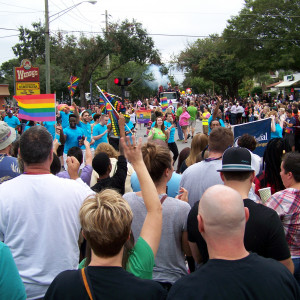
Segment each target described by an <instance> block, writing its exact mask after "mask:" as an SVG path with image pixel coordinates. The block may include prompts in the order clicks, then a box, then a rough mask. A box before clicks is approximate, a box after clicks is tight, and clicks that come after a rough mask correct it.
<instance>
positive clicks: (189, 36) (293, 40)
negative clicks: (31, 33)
mask: <svg viewBox="0 0 300 300" xmlns="http://www.w3.org/2000/svg"><path fill="white" fill-rule="evenodd" d="M0 30H12V31H19V30H18V29H13V28H4V27H0ZM51 31H53V32H61V33H86V34H88V33H89V34H102V33H105V31H84V30H63V29H62V30H51ZM120 34H121V33H120ZM146 35H148V36H164V37H186V38H223V37H222V36H210V35H190V34H168V33H146ZM226 39H236V40H257V41H280V42H299V41H300V40H299V39H280V38H257V37H226Z"/></svg>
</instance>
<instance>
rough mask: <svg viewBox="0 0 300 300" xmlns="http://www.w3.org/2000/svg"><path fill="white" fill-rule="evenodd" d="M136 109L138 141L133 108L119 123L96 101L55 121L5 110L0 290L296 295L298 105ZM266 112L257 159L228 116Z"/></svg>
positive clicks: (216, 101)
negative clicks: (141, 115) (146, 112)
mask: <svg viewBox="0 0 300 300" xmlns="http://www.w3.org/2000/svg"><path fill="white" fill-rule="evenodd" d="M142 107H144V108H145V109H151V121H150V122H149V124H146V126H147V131H148V134H147V141H146V142H145V143H144V144H143V143H142V139H141V138H140V139H137V138H136V136H135V131H136V130H139V128H138V127H139V126H137V125H138V123H139V120H137V118H136V114H135V111H136V109H137V108H138V107H137V105H131V104H127V107H126V114H125V115H123V114H119V118H118V130H113V128H112V127H113V124H112V123H113V122H112V120H110V118H109V116H108V115H107V114H106V113H104V111H101V110H100V108H99V107H97V106H95V105H94V106H91V107H87V108H85V107H77V106H76V104H73V105H72V107H69V106H67V105H65V106H64V108H63V109H62V110H61V111H57V118H56V121H53V122H41V123H38V122H34V121H30V120H29V121H28V120H19V119H18V115H17V114H18V110H17V108H13V107H7V108H6V109H5V111H4V112H3V113H2V115H1V118H2V121H0V240H1V242H0V252H1V255H0V278H1V280H0V295H1V299H166V298H167V299H300V232H299V226H300V225H299V224H300V217H299V205H300V153H299V152H298V150H299V148H298V143H299V142H298V126H299V118H298V103H297V102H291V103H289V102H284V101H281V100H276V101H273V100H272V101H271V100H270V99H266V100H263V99H259V98H258V97H257V98H254V99H245V100H244V101H232V100H231V99H229V100H226V99H223V98H222V97H220V96H218V97H206V96H190V97H184V98H183V99H181V100H180V101H179V102H178V103H176V105H174V104H173V103H170V105H169V107H168V108H167V109H166V110H162V108H161V107H160V106H159V103H157V101H156V100H155V99H149V100H147V101H145V102H144V103H142ZM264 118H271V131H272V136H271V139H270V141H269V142H268V144H267V147H266V149H265V152H264V155H263V157H262V158H260V157H259V156H257V155H256V154H254V153H253V151H254V150H255V148H256V144H257V143H256V140H255V138H254V137H253V136H251V135H249V134H244V135H243V136H241V137H240V138H239V139H238V141H237V145H235V143H234V142H235V141H234V136H233V133H232V130H231V129H230V126H234V125H236V124H241V123H243V122H252V121H254V120H260V119H264ZM199 120H200V121H202V130H201V132H196V129H195V128H196V122H199ZM114 126H115V125H114ZM176 130H177V134H178V138H176V137H175V135H176ZM190 138H191V139H192V140H191V147H186V148H184V149H183V150H182V151H180V153H179V151H178V143H183V144H186V143H187V141H188V139H190ZM175 162H176V164H177V170H176V172H175V171H174V165H175ZM265 190H269V191H270V194H269V196H268V197H267V198H264V197H262V195H263V192H265Z"/></svg>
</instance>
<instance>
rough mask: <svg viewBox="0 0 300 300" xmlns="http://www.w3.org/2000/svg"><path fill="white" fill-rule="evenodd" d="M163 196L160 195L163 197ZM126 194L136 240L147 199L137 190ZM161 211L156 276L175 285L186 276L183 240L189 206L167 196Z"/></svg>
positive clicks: (144, 215)
mask: <svg viewBox="0 0 300 300" xmlns="http://www.w3.org/2000/svg"><path fill="white" fill-rule="evenodd" d="M163 196H164V195H160V198H161V197H163ZM123 197H124V199H126V200H127V202H128V203H129V205H130V207H131V209H132V212H133V221H132V226H131V228H132V232H133V235H134V238H135V240H137V239H138V237H139V236H140V232H141V229H142V226H143V224H144V221H145V217H146V215H147V210H146V207H145V204H144V200H143V198H141V197H138V196H137V195H136V193H127V194H125V195H124V196H123ZM162 211H163V225H162V235H161V240H160V244H159V248H158V251H157V254H156V258H155V267H154V268H153V279H154V280H155V281H160V282H170V283H172V284H173V283H174V282H175V281H176V280H178V279H179V278H181V277H182V276H184V275H187V268H186V265H185V261H184V253H183V250H182V247H181V241H182V233H183V231H187V217H188V214H189V212H190V206H189V204H188V203H186V202H183V201H180V200H177V199H175V198H171V197H167V198H166V199H165V201H164V202H163V204H162Z"/></svg>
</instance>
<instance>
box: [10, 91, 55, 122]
mask: <svg viewBox="0 0 300 300" xmlns="http://www.w3.org/2000/svg"><path fill="white" fill-rule="evenodd" d="M14 98H15V99H16V100H17V101H18V105H19V115H18V117H19V118H20V119H24V120H29V121H37V122H41V121H55V120H56V115H55V102H56V101H55V94H40V95H24V96H14Z"/></svg>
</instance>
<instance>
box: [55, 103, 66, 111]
mask: <svg viewBox="0 0 300 300" xmlns="http://www.w3.org/2000/svg"><path fill="white" fill-rule="evenodd" d="M67 106H68V105H67V104H59V105H57V110H59V111H61V110H63V109H64V108H65V107H67Z"/></svg>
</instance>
